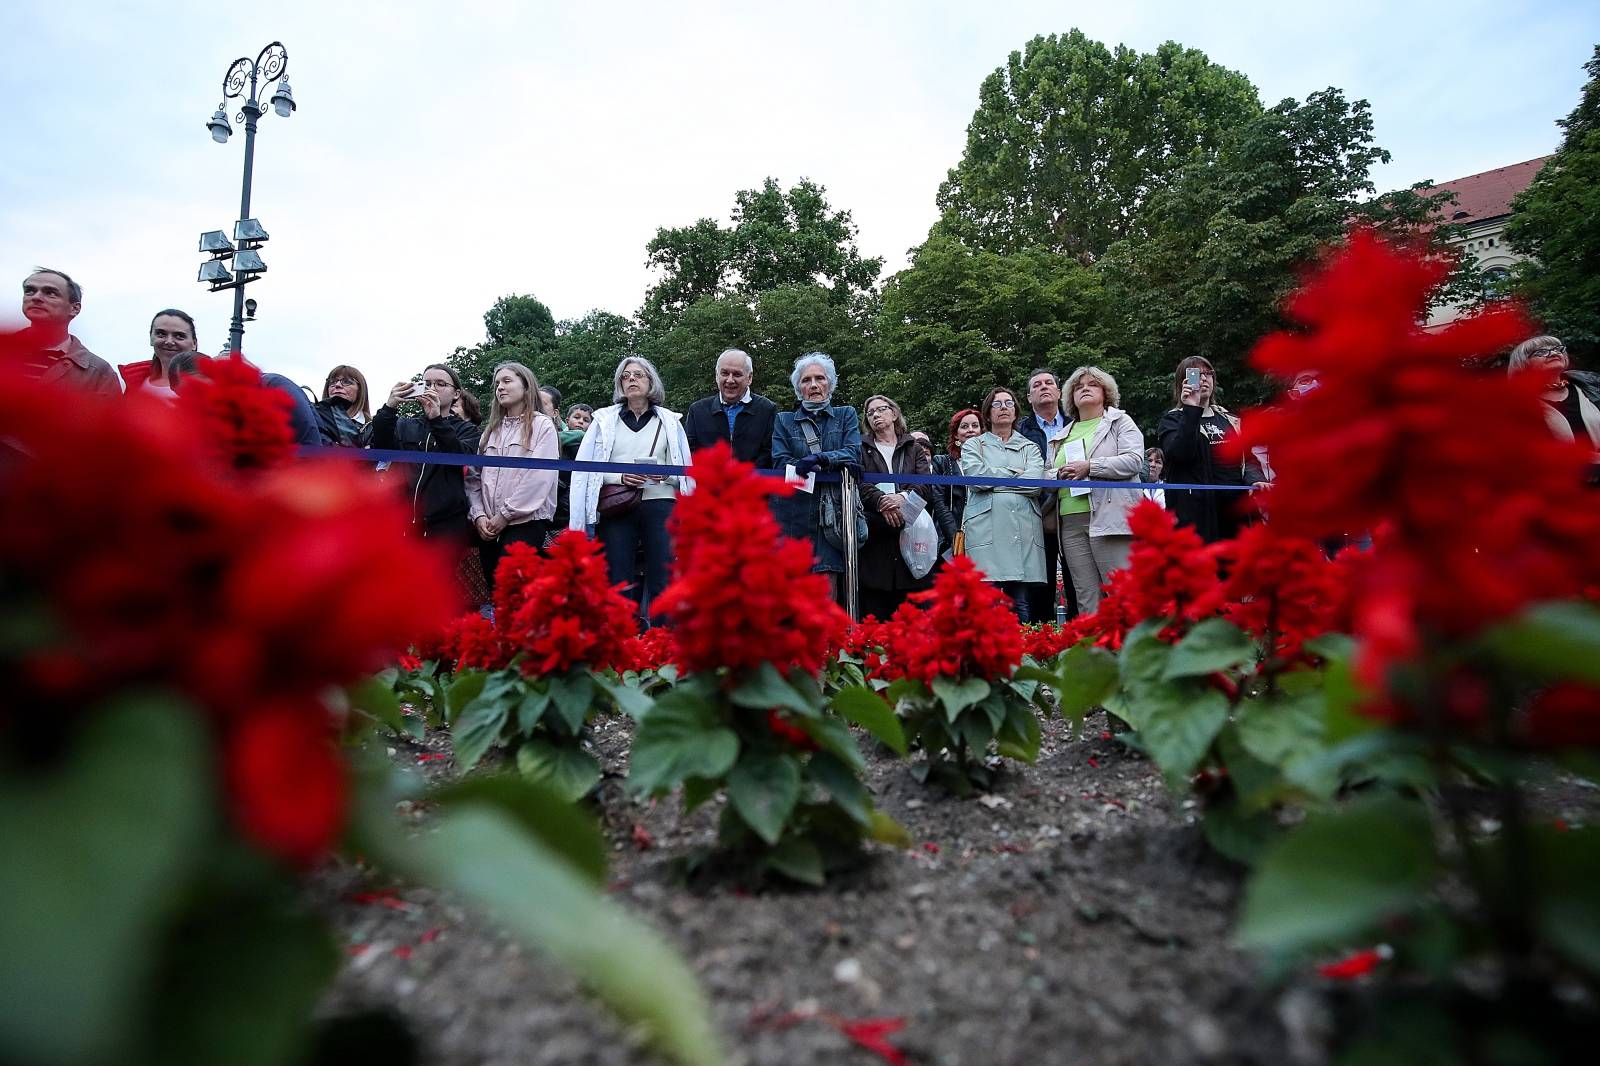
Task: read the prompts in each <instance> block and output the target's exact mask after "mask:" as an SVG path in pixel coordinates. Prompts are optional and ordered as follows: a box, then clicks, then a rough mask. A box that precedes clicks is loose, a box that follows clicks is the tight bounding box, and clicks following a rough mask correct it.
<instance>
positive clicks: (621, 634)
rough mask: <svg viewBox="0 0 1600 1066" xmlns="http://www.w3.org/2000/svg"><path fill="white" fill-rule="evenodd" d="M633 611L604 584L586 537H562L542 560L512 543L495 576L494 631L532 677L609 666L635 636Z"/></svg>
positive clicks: (597, 554) (601, 559) (602, 564)
mask: <svg viewBox="0 0 1600 1066" xmlns="http://www.w3.org/2000/svg"><path fill="white" fill-rule="evenodd" d="M636 610H637V608H636V606H635V604H634V603H633V601H632V600H630V599H628V598H627V597H626V596H624V595H622V593H621V592H620V591H619V590H618V589H617V588H616V587H615V586H613V585H611V584H610V583H609V580H608V576H607V571H606V560H605V554H604V552H603V551H602V550H601V548H600V545H599V543H598V542H596V541H595V540H594V539H592V538H591V537H589V536H588V535H587V534H584V533H580V532H575V531H571V530H569V531H566V532H564V533H562V534H561V535H560V536H558V537H557V538H556V539H555V540H554V541H553V542H552V543H551V544H550V546H549V547H548V548H546V549H545V553H544V554H543V555H541V554H540V553H539V551H538V550H537V549H535V548H534V547H533V546H532V545H529V544H513V545H511V546H510V547H509V548H508V549H506V553H505V555H504V557H502V558H501V560H500V566H499V568H498V569H497V570H496V571H495V616H494V617H495V630H496V631H497V633H498V634H499V637H500V641H501V644H502V648H503V650H504V651H505V652H506V653H508V654H510V655H515V656H521V659H520V665H521V669H522V672H523V673H524V674H527V675H529V676H530V677H531V676H537V675H542V674H560V673H565V672H566V671H568V670H570V669H572V668H573V667H575V666H588V667H593V668H595V669H602V668H604V667H606V666H609V665H611V664H612V663H613V662H615V661H616V660H617V659H618V657H619V656H621V655H623V654H624V652H625V651H626V649H627V647H628V641H629V640H631V639H632V638H634V637H635V636H637V635H638V632H639V628H638V623H637V622H636V621H635V611H636Z"/></svg>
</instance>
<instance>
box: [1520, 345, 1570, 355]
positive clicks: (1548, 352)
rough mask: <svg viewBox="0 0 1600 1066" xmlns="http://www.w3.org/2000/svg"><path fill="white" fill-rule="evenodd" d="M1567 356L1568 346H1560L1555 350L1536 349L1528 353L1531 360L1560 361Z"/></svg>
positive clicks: (1554, 348)
mask: <svg viewBox="0 0 1600 1066" xmlns="http://www.w3.org/2000/svg"><path fill="white" fill-rule="evenodd" d="M1566 354H1567V346H1566V345H1565V344H1558V345H1556V346H1555V347H1553V348H1535V349H1534V350H1533V351H1531V352H1529V353H1528V358H1530V359H1559V358H1561V357H1562V356H1563V355H1566Z"/></svg>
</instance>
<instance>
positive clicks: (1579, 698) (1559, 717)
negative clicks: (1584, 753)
mask: <svg viewBox="0 0 1600 1066" xmlns="http://www.w3.org/2000/svg"><path fill="white" fill-rule="evenodd" d="M1519 733H1520V734H1521V739H1522V740H1523V741H1524V742H1526V743H1528V744H1530V745H1532V746H1534V747H1538V748H1579V747H1585V748H1594V747H1600V689H1594V688H1590V687H1589V686H1587V685H1579V684H1576V683H1572V682H1568V683H1563V684H1559V685H1552V686H1551V687H1550V688H1548V689H1545V690H1544V691H1543V692H1541V693H1539V694H1538V695H1537V696H1535V697H1534V698H1533V701H1532V702H1531V703H1530V704H1529V705H1528V710H1527V713H1526V714H1525V715H1524V717H1523V719H1522V722H1521V725H1520V729H1519Z"/></svg>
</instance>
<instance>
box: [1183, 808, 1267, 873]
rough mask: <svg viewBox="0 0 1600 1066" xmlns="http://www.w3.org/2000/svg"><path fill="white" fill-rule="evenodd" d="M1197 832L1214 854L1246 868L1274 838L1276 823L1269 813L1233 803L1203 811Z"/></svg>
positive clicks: (1259, 856)
mask: <svg viewBox="0 0 1600 1066" xmlns="http://www.w3.org/2000/svg"><path fill="white" fill-rule="evenodd" d="M1200 829H1201V831H1202V832H1204V833H1205V836H1206V843H1208V844H1210V845H1211V847H1212V848H1213V849H1215V850H1216V851H1217V852H1218V854H1221V855H1224V856H1226V857H1227V858H1230V859H1232V860H1233V861H1234V862H1237V863H1241V864H1243V865H1245V866H1249V865H1252V864H1253V863H1255V862H1256V860H1258V859H1259V858H1261V853H1262V852H1263V851H1265V850H1266V847H1267V845H1268V844H1270V843H1271V842H1272V838H1273V837H1275V836H1276V835H1277V833H1278V822H1277V819H1276V818H1274V817H1273V815H1272V812H1270V811H1262V810H1258V811H1253V812H1247V811H1245V809H1244V808H1243V807H1242V806H1240V805H1239V804H1237V803H1225V804H1223V805H1221V806H1218V807H1213V808H1211V809H1210V810H1208V811H1206V813H1205V817H1203V818H1202V819H1201V820H1200Z"/></svg>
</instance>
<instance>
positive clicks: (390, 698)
mask: <svg viewBox="0 0 1600 1066" xmlns="http://www.w3.org/2000/svg"><path fill="white" fill-rule="evenodd" d="M347 694H348V696H349V699H350V709H351V710H355V711H364V712H366V713H367V714H369V715H371V716H372V717H373V718H376V719H377V720H378V721H380V722H382V723H383V724H384V725H386V726H388V727H389V728H390V729H391V730H393V731H394V732H396V733H401V734H405V733H407V732H408V730H407V729H406V716H405V715H404V714H402V713H401V711H400V697H399V696H397V695H395V691H394V685H393V683H392V682H391V683H385V682H384V681H382V680H381V679H379V678H377V677H368V678H365V679H363V680H361V681H358V682H357V683H356V684H354V685H352V686H350V688H349V690H348V693H347Z"/></svg>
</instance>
